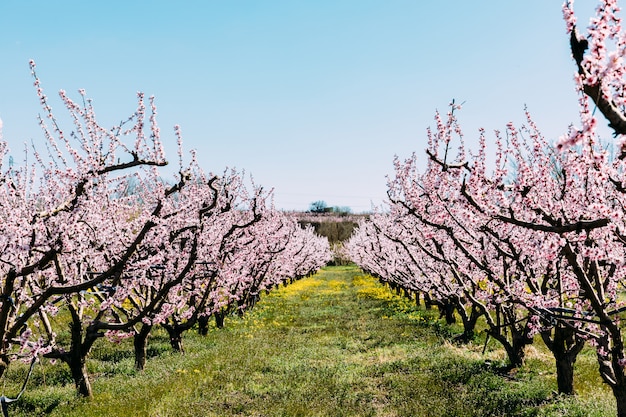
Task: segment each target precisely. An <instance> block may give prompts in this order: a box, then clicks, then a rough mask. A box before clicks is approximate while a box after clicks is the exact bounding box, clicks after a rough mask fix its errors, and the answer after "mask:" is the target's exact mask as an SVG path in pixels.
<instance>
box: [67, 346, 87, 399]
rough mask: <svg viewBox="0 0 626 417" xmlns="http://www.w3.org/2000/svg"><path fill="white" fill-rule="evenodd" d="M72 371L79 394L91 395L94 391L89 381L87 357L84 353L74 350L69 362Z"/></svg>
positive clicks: (83, 395)
mask: <svg viewBox="0 0 626 417" xmlns="http://www.w3.org/2000/svg"><path fill="white" fill-rule="evenodd" d="M67 364H68V365H69V367H70V371H71V372H72V378H73V379H74V385H75V386H76V391H77V392H78V395H80V396H82V397H91V396H92V395H93V392H92V390H91V384H90V383H89V375H88V374H87V366H86V358H85V357H84V356H82V355H79V354H76V353H74V352H72V354H70V359H69V361H68V362H67Z"/></svg>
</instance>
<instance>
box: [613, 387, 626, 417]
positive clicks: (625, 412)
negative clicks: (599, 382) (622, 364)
mask: <svg viewBox="0 0 626 417" xmlns="http://www.w3.org/2000/svg"><path fill="white" fill-rule="evenodd" d="M611 388H612V389H613V395H614V396H615V401H616V403H617V404H616V405H617V417H626V386H624V385H622V384H618V385H614V386H613V387H611Z"/></svg>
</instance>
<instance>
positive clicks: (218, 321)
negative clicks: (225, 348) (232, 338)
mask: <svg viewBox="0 0 626 417" xmlns="http://www.w3.org/2000/svg"><path fill="white" fill-rule="evenodd" d="M214 316H215V325H216V326H217V328H218V329H223V328H224V317H225V316H226V314H224V313H223V312H221V311H218V312H217V313H214Z"/></svg>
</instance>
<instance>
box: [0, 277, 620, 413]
mask: <svg viewBox="0 0 626 417" xmlns="http://www.w3.org/2000/svg"><path fill="white" fill-rule="evenodd" d="M457 332H460V328H457V327H452V328H448V327H447V326H445V325H444V324H443V323H441V322H440V321H439V320H438V315H437V314H436V312H435V311H427V310H423V309H419V308H416V307H415V306H414V305H413V304H412V303H411V302H410V301H409V300H406V299H404V298H401V297H398V296H395V295H394V294H392V293H391V292H389V291H388V290H387V289H386V288H383V287H382V286H380V285H378V284H377V283H376V282H375V281H374V280H373V279H372V278H370V277H367V276H363V274H362V273H361V272H360V271H359V270H358V269H357V268H355V267H329V268H325V269H323V270H322V271H321V272H320V273H318V274H316V275H315V276H313V277H310V278H306V279H303V280H301V281H298V282H296V283H294V284H292V285H289V286H287V287H284V288H281V289H279V290H277V291H275V292H273V293H271V294H270V295H268V296H265V297H263V299H262V300H261V301H260V302H259V304H258V305H257V306H256V307H255V309H254V310H253V311H252V312H250V313H249V314H248V315H247V316H245V317H244V318H237V317H230V318H228V319H227V321H226V328H224V329H215V328H213V329H211V331H210V332H209V335H208V336H205V337H201V336H198V335H197V334H195V333H191V332H190V333H188V334H187V335H186V337H185V341H184V343H185V349H186V353H185V354H184V355H180V354H173V353H171V352H170V350H169V347H168V341H167V337H166V335H165V333H164V332H159V331H156V332H155V334H154V336H153V337H152V338H151V340H150V345H149V346H150V355H151V358H149V360H148V363H147V367H146V370H145V371H143V372H136V371H135V370H134V369H133V357H132V353H131V352H132V345H131V343H130V341H126V342H123V343H122V344H120V345H113V344H110V343H108V342H107V341H105V340H102V341H99V342H98V343H97V345H96V346H95V348H94V351H93V353H92V355H91V357H90V359H89V372H90V374H91V375H92V379H93V388H94V393H95V395H94V398H92V399H89V400H86V399H80V398H77V397H76V396H75V393H74V388H73V386H72V383H71V378H70V376H69V372H68V370H67V369H66V367H65V366H64V365H62V364H57V365H51V364H49V363H43V364H40V365H37V366H36V368H35V371H34V374H33V378H32V379H31V381H30V382H29V386H28V389H27V391H26V393H25V394H24V396H23V397H22V399H21V400H20V401H19V402H18V403H17V404H14V405H11V407H10V410H9V411H10V414H9V415H10V416H11V417H15V416H37V415H51V416H80V417H92V416H160V417H163V416H181V417H182V416H257V417H261V416H268V417H269V416H289V417H295V416H389V417H391V416H433V417H434V416H606V415H612V414H614V403H613V399H612V395H611V393H610V391H609V390H608V389H607V388H606V387H605V386H603V385H602V384H601V382H600V379H599V377H598V376H597V373H598V372H597V366H596V365H595V356H594V355H593V352H592V351H590V350H586V351H584V352H583V353H582V354H581V356H580V357H579V359H578V361H577V363H576V365H577V368H576V369H577V376H576V386H577V389H578V392H579V393H580V394H579V396H577V397H575V398H563V397H559V396H557V395H555V394H554V391H555V390H556V382H555V378H554V374H553V365H552V359H551V357H550V355H549V354H548V352H547V351H546V350H545V348H543V347H542V346H541V343H540V342H537V343H535V345H533V346H531V347H530V349H529V352H528V364H527V365H526V366H525V367H523V368H522V369H519V370H518V371H517V373H516V374H514V375H501V374H499V373H498V365H499V364H502V363H503V361H504V359H505V355H504V352H503V351H502V350H501V349H500V348H499V346H497V345H496V344H495V343H494V342H490V343H489V344H488V345H487V352H486V353H485V355H483V354H482V350H483V343H484V339H481V336H479V337H478V338H477V340H476V341H475V342H474V343H473V344H470V345H467V346H457V345H454V344H453V343H451V342H450V340H451V339H452V336H454V335H455V334H456V333H457ZM26 370H27V367H26V365H22V364H17V365H15V366H13V365H12V367H11V368H10V370H9V372H8V373H7V375H5V377H4V378H3V380H2V382H1V383H2V386H1V387H2V388H3V390H4V391H3V392H2V393H3V394H5V395H7V396H12V395H14V393H16V392H17V391H19V386H20V384H21V383H22V381H23V377H24V375H25V373H26Z"/></svg>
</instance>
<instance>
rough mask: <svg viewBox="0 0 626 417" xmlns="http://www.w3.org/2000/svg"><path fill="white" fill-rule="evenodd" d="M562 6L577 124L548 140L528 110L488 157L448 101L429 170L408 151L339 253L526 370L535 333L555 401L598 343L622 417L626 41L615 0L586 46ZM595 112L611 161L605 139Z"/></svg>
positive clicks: (625, 394)
mask: <svg viewBox="0 0 626 417" xmlns="http://www.w3.org/2000/svg"><path fill="white" fill-rule="evenodd" d="M563 10H564V17H565V21H566V24H567V30H568V33H569V35H570V43H571V51H572V56H573V58H574V61H575V64H576V69H577V71H576V77H575V80H576V86H577V89H578V91H579V97H580V100H579V102H580V126H579V127H570V129H569V132H568V134H567V135H565V136H564V137H563V138H561V140H560V141H559V142H558V144H556V145H554V144H552V143H550V142H549V141H547V140H546V139H545V138H544V137H543V136H542V135H541V133H540V131H539V130H538V128H537V127H536V126H535V124H534V123H533V120H532V118H531V116H530V115H529V114H528V113H527V114H526V116H527V117H526V120H527V122H526V123H525V125H524V126H522V127H520V128H517V127H516V126H514V125H513V124H509V125H507V127H506V130H505V131H504V132H497V131H496V132H495V141H494V142H495V143H494V147H493V148H491V144H489V145H488V142H489V141H488V139H487V136H488V135H487V134H486V133H485V132H484V131H481V132H479V143H480V145H479V148H478V149H475V150H474V152H473V153H472V152H469V151H468V150H467V149H466V148H465V145H464V140H463V133H462V130H461V128H460V126H459V123H458V121H457V117H456V116H457V113H458V110H459V109H460V107H459V106H457V105H456V104H455V103H454V102H453V103H452V104H451V109H450V111H449V112H448V113H447V115H440V114H437V115H436V117H435V120H436V126H435V127H434V128H433V129H432V130H429V132H428V147H427V151H426V154H427V163H426V164H425V165H426V166H425V169H424V171H423V172H420V171H419V170H418V161H417V157H416V156H415V155H414V156H413V157H412V158H410V159H408V160H406V161H404V162H403V161H401V160H398V159H396V161H395V175H394V176H393V178H391V179H390V180H389V182H388V196H389V201H390V203H389V204H390V206H389V209H388V210H387V211H385V212H381V213H379V214H375V215H373V216H371V218H370V219H369V220H367V221H362V222H361V224H360V225H359V228H358V229H357V231H356V233H355V234H354V235H353V236H352V238H351V239H350V241H349V242H348V243H347V244H346V250H347V251H348V252H349V256H350V257H351V259H353V260H354V261H355V262H356V263H357V264H359V265H360V266H361V267H362V268H363V269H364V270H366V271H368V272H370V273H372V274H374V275H376V276H378V277H379V278H380V279H381V280H383V281H384V282H387V283H390V284H392V285H394V286H396V287H399V288H403V289H405V290H406V291H409V292H412V293H415V294H424V295H426V297H428V298H430V300H431V301H432V302H433V303H436V304H437V305H439V306H440V307H441V308H442V310H443V311H444V312H447V315H448V317H449V318H452V317H453V314H452V313H453V312H456V314H457V315H458V316H460V318H461V320H462V322H463V327H464V334H463V335H461V336H460V339H462V340H470V339H471V338H472V337H473V334H474V329H475V326H476V323H477V321H478V320H481V321H482V322H484V323H485V325H486V327H487V334H488V335H489V337H491V338H493V339H495V340H497V341H498V342H499V343H500V344H502V346H503V347H504V349H505V351H506V353H507V355H508V360H509V364H510V366H511V367H517V366H521V365H523V363H524V356H525V355H524V353H525V347H526V346H527V345H528V344H530V343H532V342H533V339H534V336H536V335H540V337H541V339H543V341H544V342H545V344H546V346H547V347H548V349H549V350H550V351H551V352H552V353H553V355H554V360H555V364H556V371H557V381H558V388H559V391H560V392H563V393H568V394H571V393H573V392H574V381H573V366H574V363H575V361H576V356H577V355H578V353H579V352H580V351H581V349H582V347H583V346H584V345H585V344H589V345H592V346H595V348H596V351H597V358H598V368H599V371H600V374H601V375H602V378H603V380H604V381H605V382H606V384H608V386H610V387H611V389H612V391H613V393H614V395H615V398H616V402H617V414H618V415H619V416H626V372H625V367H626V349H625V346H624V339H623V328H622V326H621V322H620V320H621V318H622V316H623V313H624V312H625V311H626V306H625V303H624V299H625V297H624V289H625V286H626V279H625V278H626V276H625V275H626V216H625V210H626V177H625V173H626V142H624V137H625V136H624V134H626V111H625V109H626V88H625V87H626V79H625V77H624V74H625V72H626V65H625V64H624V55H625V54H626V33H625V32H624V30H623V29H622V27H621V19H620V18H619V16H618V15H617V12H618V10H619V9H618V7H617V2H616V1H611V0H604V1H601V2H600V5H599V6H598V8H597V14H596V16H595V17H594V18H593V19H592V20H591V24H590V26H589V28H588V31H587V34H586V36H584V37H583V36H581V35H580V34H579V33H578V31H577V28H576V19H575V15H574V12H573V9H572V2H566V4H565V5H564V8H563ZM599 114H601V115H602V116H604V117H605V118H606V119H607V120H608V121H609V122H610V127H611V128H612V129H613V131H614V133H615V136H616V138H617V140H618V142H617V145H616V146H615V148H616V149H617V151H616V152H611V151H610V150H611V147H607V146H606V144H604V146H603V144H602V143H600V139H599V135H598V133H597V119H596V117H595V115H599ZM492 155H493V161H492V160H491V159H490V158H491V157H492ZM491 167H493V168H491Z"/></svg>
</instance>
